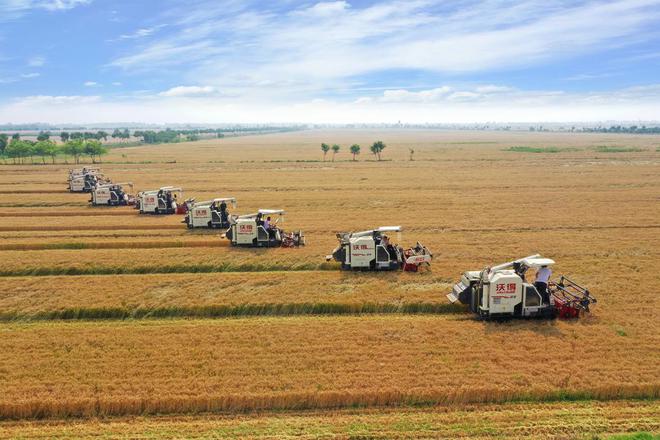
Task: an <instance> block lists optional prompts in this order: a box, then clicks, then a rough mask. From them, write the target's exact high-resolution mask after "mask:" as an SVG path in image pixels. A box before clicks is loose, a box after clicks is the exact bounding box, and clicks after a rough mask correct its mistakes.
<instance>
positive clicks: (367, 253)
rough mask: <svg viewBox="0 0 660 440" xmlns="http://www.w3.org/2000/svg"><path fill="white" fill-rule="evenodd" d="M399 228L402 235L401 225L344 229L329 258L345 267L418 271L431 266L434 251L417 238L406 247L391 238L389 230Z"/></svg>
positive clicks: (338, 236)
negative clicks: (360, 229) (364, 229)
mask: <svg viewBox="0 0 660 440" xmlns="http://www.w3.org/2000/svg"><path fill="white" fill-rule="evenodd" d="M393 232H396V233H397V236H400V233H401V226H381V227H380V228H378V229H373V230H370V231H363V232H340V233H338V234H337V239H338V240H339V246H337V247H336V248H335V250H334V251H332V255H328V256H326V257H325V258H326V261H330V260H332V259H334V260H335V261H338V262H340V263H341V268H342V269H344V270H351V269H354V270H398V269H403V270H404V271H406V272H417V270H418V269H419V268H420V267H421V266H423V265H425V266H429V265H430V264H431V260H432V259H433V254H431V252H430V251H429V250H428V249H427V248H426V247H425V246H423V245H422V244H420V243H419V242H417V244H416V245H415V247H412V248H408V249H405V250H404V249H403V248H402V247H401V246H398V245H396V244H394V243H392V242H391V241H390V238H389V237H388V236H387V234H390V233H393Z"/></svg>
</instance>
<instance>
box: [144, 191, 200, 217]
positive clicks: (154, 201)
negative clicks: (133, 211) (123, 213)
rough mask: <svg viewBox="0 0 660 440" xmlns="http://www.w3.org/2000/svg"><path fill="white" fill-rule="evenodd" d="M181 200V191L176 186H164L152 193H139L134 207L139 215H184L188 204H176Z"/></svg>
mask: <svg viewBox="0 0 660 440" xmlns="http://www.w3.org/2000/svg"><path fill="white" fill-rule="evenodd" d="M181 199H183V189H182V188H179V187H176V186H164V187H162V188H160V189H155V190H153V191H140V192H139V193H138V195H137V201H136V204H135V207H136V208H137V209H139V210H140V214H156V215H159V214H185V213H186V212H187V209H188V203H186V202H184V203H181V204H180V205H179V204H178V203H177V202H178V201H179V200H181Z"/></svg>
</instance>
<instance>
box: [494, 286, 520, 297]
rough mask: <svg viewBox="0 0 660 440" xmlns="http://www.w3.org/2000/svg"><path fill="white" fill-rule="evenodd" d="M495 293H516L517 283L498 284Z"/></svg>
mask: <svg viewBox="0 0 660 440" xmlns="http://www.w3.org/2000/svg"><path fill="white" fill-rule="evenodd" d="M495 293H496V294H499V295H507V294H512V293H516V283H508V284H505V283H498V284H496V285H495Z"/></svg>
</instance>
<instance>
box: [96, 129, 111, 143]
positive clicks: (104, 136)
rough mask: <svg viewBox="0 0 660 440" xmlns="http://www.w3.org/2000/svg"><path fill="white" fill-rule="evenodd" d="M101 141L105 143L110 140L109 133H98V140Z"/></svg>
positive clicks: (100, 131) (101, 131)
mask: <svg viewBox="0 0 660 440" xmlns="http://www.w3.org/2000/svg"><path fill="white" fill-rule="evenodd" d="M101 139H103V140H104V141H107V140H108V133H107V132H105V131H103V130H99V131H97V132H96V140H98V141H100V140H101Z"/></svg>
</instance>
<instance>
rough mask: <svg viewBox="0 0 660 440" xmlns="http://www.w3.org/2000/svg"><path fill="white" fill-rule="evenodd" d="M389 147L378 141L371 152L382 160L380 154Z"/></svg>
mask: <svg viewBox="0 0 660 440" xmlns="http://www.w3.org/2000/svg"><path fill="white" fill-rule="evenodd" d="M385 147H387V145H385V144H384V143H383V142H382V141H376V142H374V143H373V145H372V146H371V147H370V150H371V152H372V153H373V154H374V156H376V157H377V158H378V160H381V159H380V154H381V153H382V152H383V150H384V149H385Z"/></svg>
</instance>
